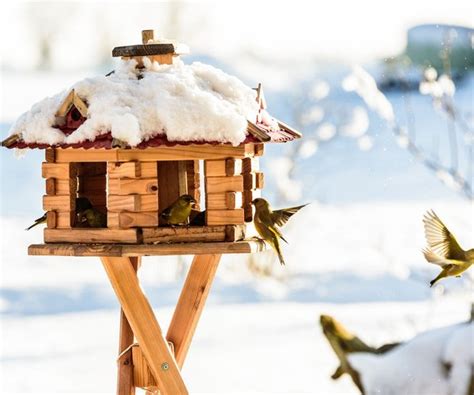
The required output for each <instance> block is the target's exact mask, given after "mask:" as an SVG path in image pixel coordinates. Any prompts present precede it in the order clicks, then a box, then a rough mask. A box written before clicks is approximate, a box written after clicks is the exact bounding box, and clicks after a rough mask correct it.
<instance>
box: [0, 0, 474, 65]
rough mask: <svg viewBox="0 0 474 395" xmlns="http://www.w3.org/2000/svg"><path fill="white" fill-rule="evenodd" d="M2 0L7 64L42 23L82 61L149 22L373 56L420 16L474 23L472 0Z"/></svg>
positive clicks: (223, 46) (215, 52)
mask: <svg viewBox="0 0 474 395" xmlns="http://www.w3.org/2000/svg"><path fill="white" fill-rule="evenodd" d="M1 4H2V5H1V12H0V14H1V16H0V32H1V35H2V37H3V39H2V40H1V47H0V48H1V52H2V55H3V56H2V57H3V61H2V63H3V64H4V65H5V64H7V65H9V66H14V67H19V65H23V66H31V65H33V64H34V63H35V62H36V61H37V56H38V45H37V41H36V39H35V37H36V35H37V32H38V29H40V30H42V31H49V32H51V34H52V35H51V37H52V38H51V41H52V42H54V46H55V48H56V51H55V54H54V63H55V65H56V66H58V67H60V68H68V69H71V68H76V69H78V68H82V67H87V66H89V65H90V64H91V62H93V61H94V59H96V58H97V56H96V53H97V52H98V51H100V50H103V49H104V47H103V46H104V45H108V44H109V43H105V41H104V39H103V37H104V36H105V37H107V40H109V41H110V45H112V46H116V45H126V44H132V43H138V42H139V40H140V31H141V29H143V28H158V30H159V31H161V33H162V34H164V35H172V36H173V37H172V38H178V39H179V40H180V41H182V42H185V43H187V44H188V45H189V46H190V47H191V50H192V51H193V52H200V53H208V54H211V55H212V56H214V57H217V58H222V59H225V60H229V59H233V58H235V57H236V56H237V55H241V54H242V53H247V55H248V56H259V57H262V58H263V59H275V58H277V59H282V60H291V59H293V58H295V57H296V58H300V59H301V58H304V57H309V56H310V55H313V56H317V57H320V58H323V59H334V58H338V59H343V60H345V61H364V60H368V59H371V58H374V57H383V56H390V55H394V54H396V53H397V52H399V51H401V50H402V49H403V47H404V45H405V37H406V34H405V33H406V30H407V29H408V28H409V27H411V26H414V25H417V24H423V23H445V24H460V25H464V26H471V27H472V26H473V25H474V5H473V4H474V2H472V1H468V0H450V1H449V2H446V1H434V0H433V1H426V0H416V1H393V0H392V1H369V0H359V1H346V0H330V1H325V2H318V1H297V0H292V1H265V2H264V1H218V2H216V1H199V2H198V1H194V2H186V3H184V2H180V1H174V2H154V3H151V2H147V3H139V2H120V3H115V2H114V3H112V2H85V1H84V2H80V3H79V2H55V3H47V2H35V5H34V7H37V8H36V9H33V11H31V10H30V11H27V10H26V9H25V8H26V6H25V3H24V2H8V3H5V2H2V3H1ZM30 7H31V5H30ZM174 16H176V17H174ZM13 38H14V39H13ZM19 43H21V45H19ZM12 53H14V54H15V56H14V57H12V56H11V54H12ZM81 54H82V55H81ZM6 55H8V56H6ZM20 67H21V66H20Z"/></svg>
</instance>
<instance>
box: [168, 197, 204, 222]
mask: <svg viewBox="0 0 474 395" xmlns="http://www.w3.org/2000/svg"><path fill="white" fill-rule="evenodd" d="M195 204H196V200H195V199H194V198H193V197H192V196H191V195H181V196H180V197H179V198H178V199H176V201H175V202H174V203H173V204H171V206H169V207H167V208H165V209H164V210H163V211H162V213H161V215H160V217H161V219H162V220H163V221H164V222H165V223H166V224H168V225H171V226H173V225H183V224H186V222H187V220H188V218H189V215H190V214H191V210H192V208H193V206H194V205H195Z"/></svg>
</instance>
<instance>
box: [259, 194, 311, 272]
mask: <svg viewBox="0 0 474 395" xmlns="http://www.w3.org/2000/svg"><path fill="white" fill-rule="evenodd" d="M252 204H253V205H254V206H255V215H254V218H253V223H254V225H255V229H256V230H257V232H258V234H259V235H260V237H261V238H262V239H263V240H265V241H266V242H267V243H269V244H270V245H271V246H272V248H273V249H274V250H275V252H276V253H277V255H278V259H279V260H280V263H281V264H282V265H284V264H285V259H284V258H283V254H282V253H281V248H280V239H281V240H283V241H284V242H285V243H288V242H287V241H286V240H285V238H284V237H283V235H282V233H281V231H280V229H279V228H278V227H279V226H283V225H285V224H286V223H287V221H288V220H289V219H290V218H291V216H292V215H294V214H295V213H297V212H298V211H299V210H300V209H302V208H303V207H304V206H306V204H303V205H301V206H296V207H290V208H285V209H281V210H272V209H271V207H270V203H268V202H267V201H266V200H265V199H262V198H257V199H254V200H253V201H252Z"/></svg>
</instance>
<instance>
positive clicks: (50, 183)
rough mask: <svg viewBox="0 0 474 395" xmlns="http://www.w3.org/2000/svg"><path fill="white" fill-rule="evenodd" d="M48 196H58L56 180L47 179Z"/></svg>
mask: <svg viewBox="0 0 474 395" xmlns="http://www.w3.org/2000/svg"><path fill="white" fill-rule="evenodd" d="M46 195H56V178H47V179H46Z"/></svg>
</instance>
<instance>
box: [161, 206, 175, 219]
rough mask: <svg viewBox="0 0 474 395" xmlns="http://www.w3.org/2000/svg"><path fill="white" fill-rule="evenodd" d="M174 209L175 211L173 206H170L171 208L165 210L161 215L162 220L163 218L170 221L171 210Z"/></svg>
mask: <svg viewBox="0 0 474 395" xmlns="http://www.w3.org/2000/svg"><path fill="white" fill-rule="evenodd" d="M172 209H173V206H169V207H167V208H165V209H164V210H163V211H162V212H161V214H160V216H161V218H163V219H164V220H166V219H169V218H170V217H171V210H172Z"/></svg>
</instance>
